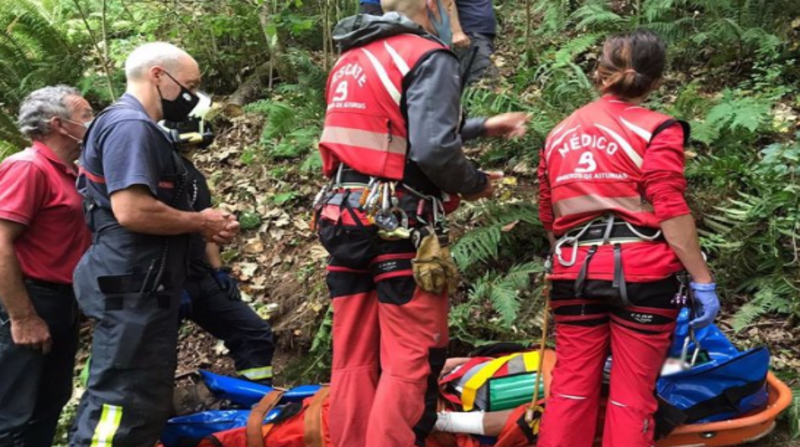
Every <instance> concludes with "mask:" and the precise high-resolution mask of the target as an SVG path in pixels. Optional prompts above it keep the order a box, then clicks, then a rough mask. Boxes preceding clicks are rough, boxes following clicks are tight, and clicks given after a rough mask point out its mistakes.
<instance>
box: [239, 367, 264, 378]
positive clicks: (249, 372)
mask: <svg viewBox="0 0 800 447" xmlns="http://www.w3.org/2000/svg"><path fill="white" fill-rule="evenodd" d="M236 374H239V375H240V376H244V377H247V378H248V379H250V380H262V379H271V378H272V367H271V366H262V367H260V368H250V369H245V370H243V371H236Z"/></svg>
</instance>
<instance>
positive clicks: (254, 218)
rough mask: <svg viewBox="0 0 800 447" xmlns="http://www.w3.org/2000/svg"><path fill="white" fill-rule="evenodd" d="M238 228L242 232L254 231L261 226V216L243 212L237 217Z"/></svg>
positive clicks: (251, 212)
mask: <svg viewBox="0 0 800 447" xmlns="http://www.w3.org/2000/svg"><path fill="white" fill-rule="evenodd" d="M239 226H240V227H241V229H242V230H243V231H248V230H255V229H256V228H258V227H260V226H261V216H260V215H259V214H258V213H256V212H253V211H245V212H243V213H242V214H241V215H240V216H239Z"/></svg>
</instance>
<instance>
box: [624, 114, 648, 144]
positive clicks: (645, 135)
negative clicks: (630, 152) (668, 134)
mask: <svg viewBox="0 0 800 447" xmlns="http://www.w3.org/2000/svg"><path fill="white" fill-rule="evenodd" d="M619 120H620V121H622V124H624V125H625V127H627V128H628V129H630V130H632V131H633V133H635V134H636V135H639V136H640V137H642V138H644V141H647V142H648V143H649V142H650V140H651V139H652V138H653V134H651V133H650V132H648V131H646V130H644V129H642V128H641V127H639V126H637V125H636V124H633V123H631V122H629V121H627V120H626V119H625V118H620V119H619Z"/></svg>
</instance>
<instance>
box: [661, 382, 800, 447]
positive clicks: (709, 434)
mask: <svg viewBox="0 0 800 447" xmlns="http://www.w3.org/2000/svg"><path fill="white" fill-rule="evenodd" d="M767 387H768V391H769V404H768V405H767V408H765V409H763V410H761V411H759V412H755V413H751V414H746V415H743V416H741V417H738V418H735V419H729V420H727V421H721V422H711V423H708V424H689V425H682V426H680V427H678V428H676V429H675V431H673V432H672V433H670V435H669V436H667V437H666V438H664V439H662V440H660V441H658V442H657V443H656V447H720V446H732V445H739V444H744V443H747V442H751V441H755V440H757V439H761V438H763V437H764V436H767V435H768V434H770V432H772V430H774V429H775V419H776V418H777V417H778V415H779V414H780V413H781V412H782V411H783V410H785V409H786V408H788V407H789V405H790V404H791V403H792V391H791V390H790V389H789V387H788V386H786V384H785V383H783V382H781V381H780V379H778V378H777V377H775V376H774V375H773V374H772V373H769V374H768V375H767Z"/></svg>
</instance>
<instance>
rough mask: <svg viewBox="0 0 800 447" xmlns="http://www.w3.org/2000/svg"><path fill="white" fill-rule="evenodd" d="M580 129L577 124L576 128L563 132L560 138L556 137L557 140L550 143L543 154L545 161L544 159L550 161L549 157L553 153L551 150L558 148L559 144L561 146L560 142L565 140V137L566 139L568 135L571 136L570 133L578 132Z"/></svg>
mask: <svg viewBox="0 0 800 447" xmlns="http://www.w3.org/2000/svg"><path fill="white" fill-rule="evenodd" d="M580 127H581V125H580V124H578V125H577V126H575V127H573V128H572V129H569V130H568V131H566V132H564V134H563V135H561V136H560V137H558V138H557V139H556V140H555V141H553V142H552V143H550V146H549V147H548V148H547V154H545V159H546V160H550V155H551V154H552V153H553V150H554V149H555V148H556V147H558V145H559V144H561V142H562V141H564V138H566V137H567V135H569V134H571V133H573V132H575V131H576V130H578V129H579V128H580Z"/></svg>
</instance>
